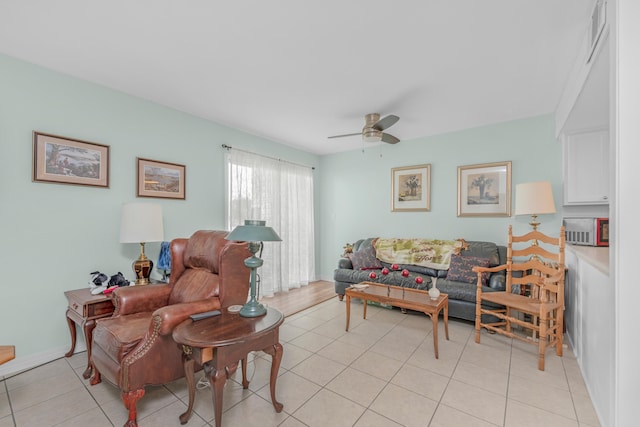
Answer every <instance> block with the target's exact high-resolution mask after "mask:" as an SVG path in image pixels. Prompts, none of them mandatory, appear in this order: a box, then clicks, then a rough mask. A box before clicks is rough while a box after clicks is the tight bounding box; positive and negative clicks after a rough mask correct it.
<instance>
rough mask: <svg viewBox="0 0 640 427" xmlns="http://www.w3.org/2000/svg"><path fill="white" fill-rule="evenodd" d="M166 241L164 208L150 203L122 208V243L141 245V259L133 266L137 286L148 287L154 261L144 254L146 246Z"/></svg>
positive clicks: (131, 204) (126, 205)
mask: <svg viewBox="0 0 640 427" xmlns="http://www.w3.org/2000/svg"><path fill="white" fill-rule="evenodd" d="M162 240H164V229H163V226H162V206H160V205H156V204H149V203H128V204H125V205H124V206H122V217H121V220H120V243H139V244H140V257H138V259H137V260H135V261H134V262H133V264H132V267H133V271H134V273H135V274H136V285H148V284H149V275H151V270H153V261H151V260H150V259H149V258H147V257H146V255H145V254H144V244H145V243H148V242H161V241H162Z"/></svg>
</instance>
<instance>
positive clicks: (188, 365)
mask: <svg viewBox="0 0 640 427" xmlns="http://www.w3.org/2000/svg"><path fill="white" fill-rule="evenodd" d="M191 351H192V350H191V347H188V346H183V348H182V365H183V366H184V376H185V378H186V379H187V388H188V389H189V406H188V407H187V412H185V413H184V414H182V415H180V424H186V423H187V421H189V418H190V417H191V412H192V411H193V401H194V400H195V396H196V384H195V379H194V378H193V371H194V369H193V368H194V366H193V365H194V364H195V362H194V360H193V357H191Z"/></svg>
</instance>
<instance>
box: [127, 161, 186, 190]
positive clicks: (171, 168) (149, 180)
mask: <svg viewBox="0 0 640 427" xmlns="http://www.w3.org/2000/svg"><path fill="white" fill-rule="evenodd" d="M185 169H186V168H185V166H184V165H179V164H176V163H167V162H159V161H157V160H149V159H141V158H138V197H159V198H163V199H182V200H184V198H185V182H184V181H185Z"/></svg>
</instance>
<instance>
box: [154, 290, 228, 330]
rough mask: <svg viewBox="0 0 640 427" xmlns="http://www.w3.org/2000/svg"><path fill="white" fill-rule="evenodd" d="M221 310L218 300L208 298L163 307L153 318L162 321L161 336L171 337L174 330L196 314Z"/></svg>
mask: <svg viewBox="0 0 640 427" xmlns="http://www.w3.org/2000/svg"><path fill="white" fill-rule="evenodd" d="M211 310H220V300H219V299H218V298H207V299H204V300H200V301H192V302H184V303H179V304H172V305H168V306H166V307H161V308H159V309H157V310H156V311H155V312H154V313H153V318H159V319H160V328H159V330H158V333H159V334H160V335H170V334H171V333H172V332H173V329H174V328H175V327H176V326H178V325H179V324H180V323H182V322H184V321H185V320H187V319H188V318H189V316H191V315H192V314H196V313H204V312H206V311H211Z"/></svg>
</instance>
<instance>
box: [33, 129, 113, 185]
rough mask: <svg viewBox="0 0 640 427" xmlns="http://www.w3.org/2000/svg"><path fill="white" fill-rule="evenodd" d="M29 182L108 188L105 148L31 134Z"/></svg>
mask: <svg viewBox="0 0 640 427" xmlns="http://www.w3.org/2000/svg"><path fill="white" fill-rule="evenodd" d="M33 181H34V182H55V183H59V184H75V185H91V186H94V187H105V188H108V187H109V146H108V145H102V144H96V143H95V142H87V141H81V140H79V139H71V138H66V137H63V136H56V135H49V134H46V133H40V132H33Z"/></svg>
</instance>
